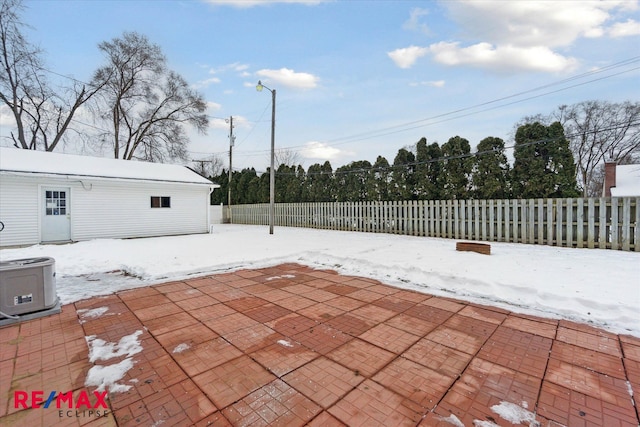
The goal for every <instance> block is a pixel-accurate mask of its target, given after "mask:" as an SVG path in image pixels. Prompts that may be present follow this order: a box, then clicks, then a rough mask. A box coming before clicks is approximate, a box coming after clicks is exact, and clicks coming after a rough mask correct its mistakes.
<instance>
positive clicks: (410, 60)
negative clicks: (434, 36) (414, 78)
mask: <svg viewBox="0 0 640 427" xmlns="http://www.w3.org/2000/svg"><path fill="white" fill-rule="evenodd" d="M428 52H429V49H427V48H426V47H420V46H409V47H403V48H401V49H396V50H394V51H391V52H387V55H389V58H391V59H392V60H393V62H395V64H396V65H397V66H398V67H400V68H411V66H412V65H413V64H414V63H415V62H416V61H417V60H418V58H420V57H422V56H425V55H426V54H427V53H428Z"/></svg>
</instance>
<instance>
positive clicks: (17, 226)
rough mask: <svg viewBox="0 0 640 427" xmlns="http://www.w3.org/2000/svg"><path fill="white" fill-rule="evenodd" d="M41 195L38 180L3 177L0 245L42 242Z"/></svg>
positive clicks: (0, 205) (0, 180) (0, 178)
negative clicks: (39, 201)
mask: <svg viewBox="0 0 640 427" xmlns="http://www.w3.org/2000/svg"><path fill="white" fill-rule="evenodd" d="M38 197H39V196H38V184H37V182H35V181H25V180H23V179H20V178H17V177H12V176H4V175H2V176H0V221H2V223H3V224H4V229H3V230H2V231H0V247H3V246H21V245H33V244H36V243H39V242H40V229H39V223H38V206H39V205H38ZM0 228H1V226H0Z"/></svg>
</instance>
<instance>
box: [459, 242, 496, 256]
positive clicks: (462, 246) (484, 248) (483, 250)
mask: <svg viewBox="0 0 640 427" xmlns="http://www.w3.org/2000/svg"><path fill="white" fill-rule="evenodd" d="M456 251H470V252H477V253H479V254H484V255H491V245H489V244H487V243H475V242H457V243H456Z"/></svg>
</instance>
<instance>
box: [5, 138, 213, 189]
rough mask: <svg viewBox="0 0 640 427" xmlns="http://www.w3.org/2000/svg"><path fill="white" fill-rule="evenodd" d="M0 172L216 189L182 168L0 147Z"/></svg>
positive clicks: (189, 170) (195, 174)
mask: <svg viewBox="0 0 640 427" xmlns="http://www.w3.org/2000/svg"><path fill="white" fill-rule="evenodd" d="M0 172H2V173H13V174H19V175H30V174H38V175H64V176H76V177H87V178H100V179H133V180H143V181H163V182H181V183H189V184H202V185H205V184H206V185H210V186H213V187H216V188H217V187H219V185H217V184H213V183H212V182H211V181H209V180H208V179H206V178H204V177H202V176H201V175H199V174H197V173H196V172H194V171H192V170H191V169H189V168H188V167H186V166H180V165H169V164H163V163H148V162H138V161H131V160H120V159H109V158H105V157H89V156H78V155H73V154H60V153H50V152H46V151H34V150H22V149H17V148H3V147H0Z"/></svg>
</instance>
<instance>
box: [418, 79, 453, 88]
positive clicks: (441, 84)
mask: <svg viewBox="0 0 640 427" xmlns="http://www.w3.org/2000/svg"><path fill="white" fill-rule="evenodd" d="M444 85H445V81H444V80H429V81H423V82H415V83H409V86H431V87H444Z"/></svg>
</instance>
